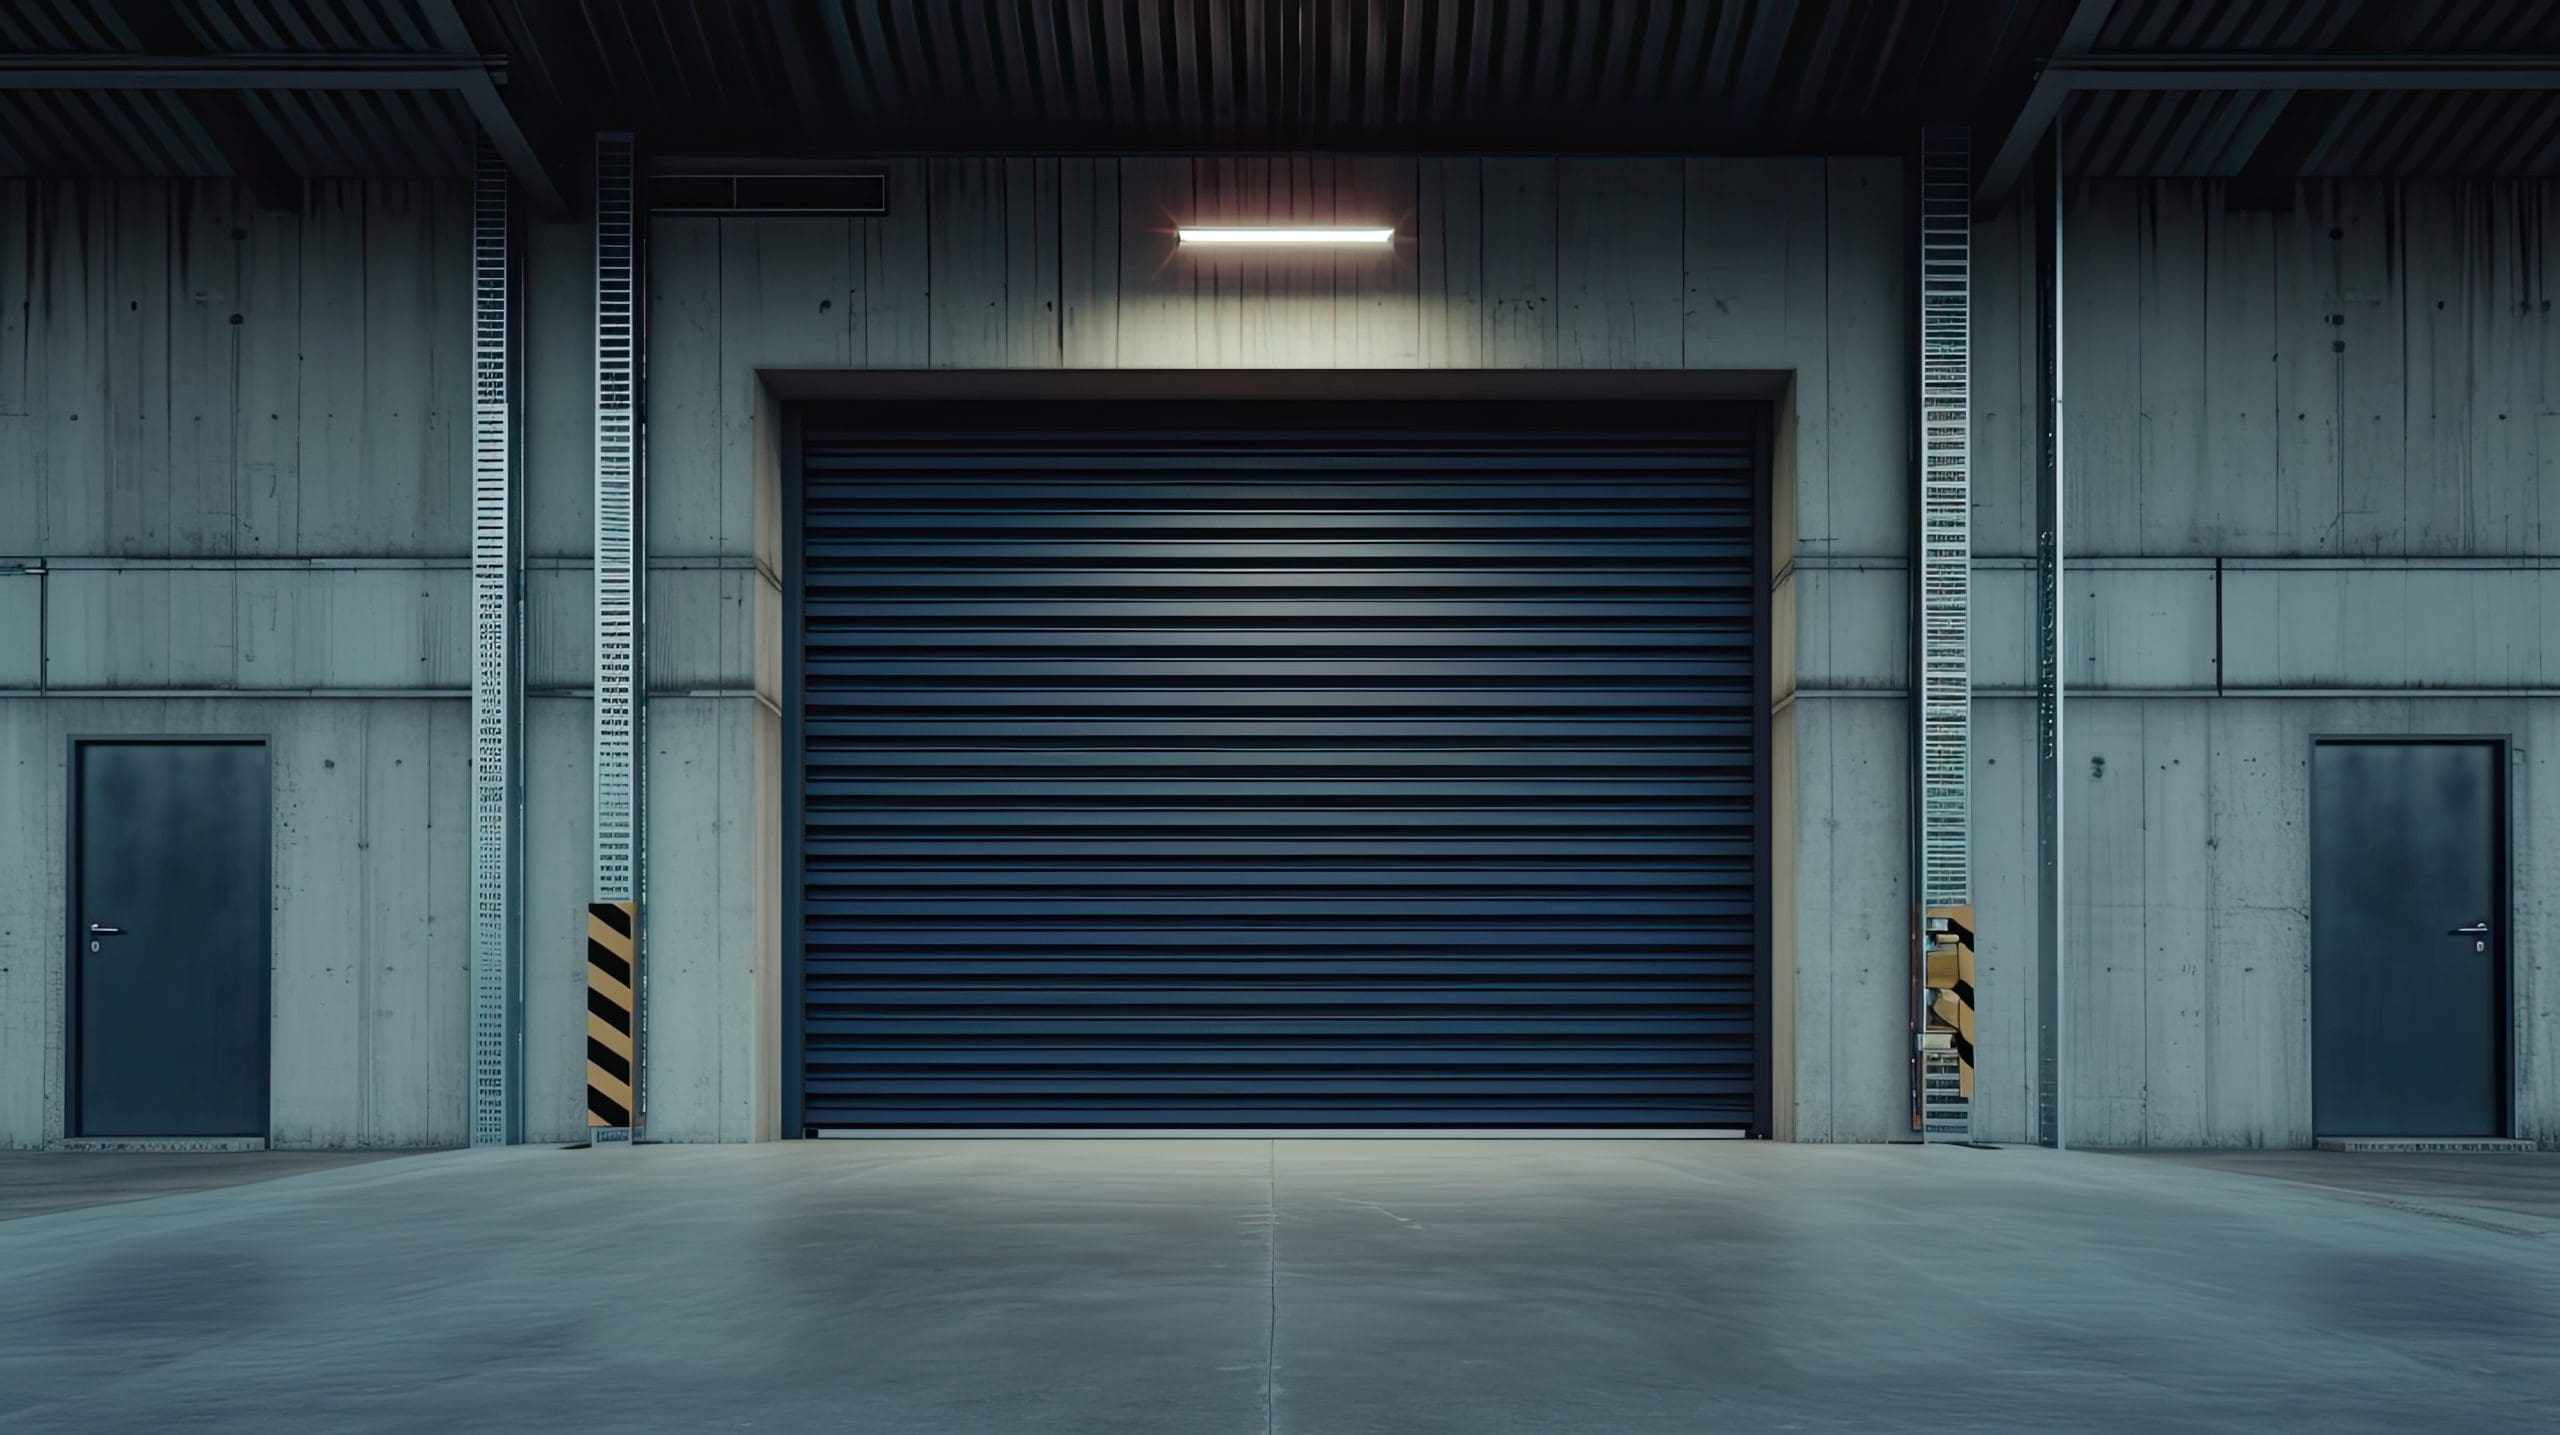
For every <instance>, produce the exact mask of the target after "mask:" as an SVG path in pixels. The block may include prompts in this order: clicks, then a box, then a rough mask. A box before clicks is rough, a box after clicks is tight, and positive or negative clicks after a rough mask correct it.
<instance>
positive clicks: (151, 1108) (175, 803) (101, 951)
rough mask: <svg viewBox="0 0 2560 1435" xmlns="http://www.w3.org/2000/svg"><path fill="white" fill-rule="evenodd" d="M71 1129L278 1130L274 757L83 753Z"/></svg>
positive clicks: (76, 819)
mask: <svg viewBox="0 0 2560 1435" xmlns="http://www.w3.org/2000/svg"><path fill="white" fill-rule="evenodd" d="M72 769H73V770H72V801H73V808H72V822H73V830H72V853H73V863H72V868H73V873H74V876H73V880H72V900H71V913H70V916H71V934H70V935H71V943H72V953H71V956H72V961H71V971H72V973H73V988H72V990H73V1001H72V1028H71V1043H70V1046H71V1068H72V1072H73V1081H72V1099H71V1113H70V1114H71V1122H70V1130H71V1134H74V1135H79V1136H263V1135H265V1134H266V1131H267V1030H268V1020H267V1001H268V980H267V974H268V962H267V913H268V910H269V907H270V905H271V903H270V893H269V888H268V833H267V750H266V748H265V747H264V746H263V745H261V744H258V743H249V742H120V741H119V742H84V743H81V744H79V745H78V746H77V747H75V748H74V749H73V752H72Z"/></svg>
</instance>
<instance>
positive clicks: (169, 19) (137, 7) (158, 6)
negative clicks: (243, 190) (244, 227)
mask: <svg viewBox="0 0 2560 1435" xmlns="http://www.w3.org/2000/svg"><path fill="white" fill-rule="evenodd" d="M111 10H112V13H114V14H116V15H118V16H120V17H121V18H122V19H123V21H124V23H125V28H126V29H128V30H130V31H131V32H132V34H133V38H134V39H135V41H137V42H139V43H140V44H141V46H142V48H143V49H145V50H154V51H159V52H161V53H164V54H172V55H189V54H201V53H202V52H203V50H204V45H203V43H202V42H201V41H199V40H198V39H197V38H196V35H195V32H193V31H191V30H189V29H188V28H187V24H186V22H185V21H184V20H181V19H179V18H178V12H177V9H176V7H174V6H172V5H171V4H170V3H169V0H122V3H121V4H113V5H111ZM176 103H177V104H179V105H180V106H182V107H183V108H184V109H185V110H186V112H187V113H188V114H189V115H190V116H192V117H193V118H194V120H195V122H196V123H197V124H198V125H201V126H202V127H203V128H204V132H205V135H206V137H207V138H209V139H211V140H212V141H213V147H214V148H215V149H216V150H219V151H220V152H221V154H222V157H223V159H224V161H225V162H227V163H228V164H229V165H230V166H231V173H232V175H233V176H234V177H236V178H237V179H238V180H239V181H240V182H241V184H243V185H245V186H247V188H248V190H249V197H250V198H251V199H254V200H256V201H257V203H258V207H259V208H261V209H271V210H277V211H284V212H290V211H294V210H298V209H300V208H301V207H302V177H301V176H300V175H298V174H295V173H294V172H293V166H292V164H290V163H289V162H287V161H286V159H285V157H284V152H283V151H282V150H280V149H278V148H276V142H275V140H274V139H273V138H272V137H271V136H269V135H268V133H267V131H266V128H265V127H264V126H262V125H260V124H259V123H258V120H257V117H256V116H255V115H252V114H251V113H250V112H249V107H248V105H247V104H245V103H243V102H242V101H241V99H240V97H239V96H238V95H236V94H228V93H222V92H213V93H206V94H198V95H193V96H190V97H188V98H186V99H182V100H179V101H177V102H176Z"/></svg>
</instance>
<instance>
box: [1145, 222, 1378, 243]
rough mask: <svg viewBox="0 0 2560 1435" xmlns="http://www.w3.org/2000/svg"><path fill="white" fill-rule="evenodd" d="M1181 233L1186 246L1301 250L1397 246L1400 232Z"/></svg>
mask: <svg viewBox="0 0 2560 1435" xmlns="http://www.w3.org/2000/svg"><path fill="white" fill-rule="evenodd" d="M1179 232H1180V234H1181V235H1182V242H1183V243H1185V244H1252V245H1261V244H1285V245H1297V246H1306V245H1319V246H1321V245H1343V244H1391V243H1393V242H1395V237H1396V231H1395V228H1394V227H1393V226H1392V225H1390V226H1386V227H1383V228H1369V227H1366V226H1352V227H1328V226H1313V225H1292V226H1289V227H1287V228H1258V229H1247V228H1214V227H1213V228H1199V227H1195V226H1191V225H1185V226H1183V228H1182V229H1181V230H1180V231H1179Z"/></svg>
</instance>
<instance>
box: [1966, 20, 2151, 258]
mask: <svg viewBox="0 0 2560 1435" xmlns="http://www.w3.org/2000/svg"><path fill="white" fill-rule="evenodd" d="M2115 8H2116V0H2078V3H2077V4H2076V5H2074V6H2073V8H2072V11H2071V19H2070V20H2069V22H2068V23H2066V24H2065V25H2064V26H2063V27H2062V35H2061V38H2060V39H2058V40H2056V41H2055V42H2054V46H2053V54H2052V58H2050V59H2048V60H2046V61H2045V63H2044V66H2043V67H2042V68H2041V69H2039V70H2038V71H2037V72H2036V78H2035V83H2034V84H2033V85H2032V86H2030V87H2029V88H2028V90H2027V97H2026V99H2025V100H2023V101H2021V102H2020V103H2019V105H2018V112H2017V113H2016V114H2015V115H2013V116H2011V117H2010V119H2009V124H2008V127H2007V129H2006V130H2005V131H2004V132H2003V133H2002V138H2001V140H2000V145H1999V148H1997V149H1995V150H1993V151H1992V152H1991V163H1990V164H1989V166H1987V167H1986V168H1985V169H1984V170H1983V171H1982V188H1981V192H1980V193H1979V195H1977V197H1976V203H1977V206H1978V207H1979V208H1980V209H1982V210H1984V211H1985V212H1988V211H1989V210H1990V209H1992V208H1993V207H1994V206H1996V205H1997V204H1999V203H2000V201H2001V200H2002V199H2004V198H2006V197H2007V196H2008V193H2009V188H2010V186H2012V185H2014V184H2016V183H2017V182H2018V176H2020V175H2022V174H2024V173H2026V171H2027V161H2029V160H2031V159H2033V158H2035V153H2036V146H2038V145H2040V144H2043V143H2044V137H2045V133H2046V131H2048V130H2051V129H2052V128H2053V122H2054V119H2055V118H2056V117H2057V116H2059V115H2060V114H2061V113H2062V102H2063V101H2065V100H2067V99H2069V98H2071V88H2072V87H2071V83H2070V81H2069V80H2068V79H2067V78H2065V77H2064V76H2062V75H2060V74H2058V73H2056V70H2055V67H2056V66H2058V65H2061V64H2063V63H2064V62H2065V61H2067V60H2069V59H2072V58H2074V57H2076V56H2080V55H2085V54H2087V53H2089V52H2090V51H2091V50H2092V49H2095V48H2096V47H2097V44H2098V36H2099V34H2100V33H2101V32H2102V31H2104V30H2105V29H2106V25H2107V16H2109V15H2110V14H2113V13H2114V11H2115Z"/></svg>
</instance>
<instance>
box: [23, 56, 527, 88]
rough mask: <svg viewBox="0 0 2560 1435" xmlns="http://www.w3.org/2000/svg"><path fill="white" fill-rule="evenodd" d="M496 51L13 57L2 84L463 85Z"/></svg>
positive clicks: (491, 68)
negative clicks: (459, 52)
mask: <svg viewBox="0 0 2560 1435" xmlns="http://www.w3.org/2000/svg"><path fill="white" fill-rule="evenodd" d="M475 74H476V75H478V76H479V77H480V78H482V79H484V80H488V81H489V82H490V83H493V84H495V83H499V82H501V81H502V80H503V79H504V78H505V75H506V61H505V60H503V59H501V58H499V57H498V56H495V55H421V54H414V53H410V54H319V55H312V54H285V55H5V56H0V90H459V89H461V88H463V87H464V86H465V85H466V84H467V83H469V80H470V77H471V76H473V75H475Z"/></svg>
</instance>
